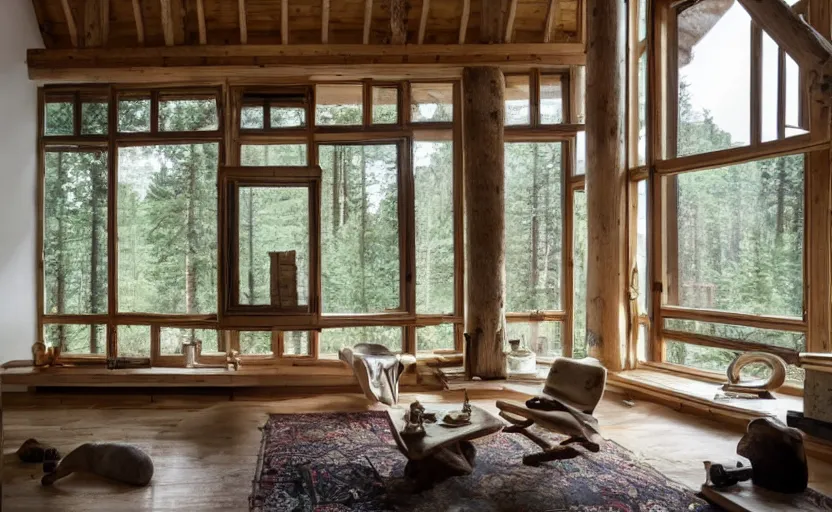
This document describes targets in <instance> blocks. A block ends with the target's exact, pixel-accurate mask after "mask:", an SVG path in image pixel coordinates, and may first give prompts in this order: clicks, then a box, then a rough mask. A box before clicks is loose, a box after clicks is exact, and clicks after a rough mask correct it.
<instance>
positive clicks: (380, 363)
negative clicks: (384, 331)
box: [338, 343, 416, 405]
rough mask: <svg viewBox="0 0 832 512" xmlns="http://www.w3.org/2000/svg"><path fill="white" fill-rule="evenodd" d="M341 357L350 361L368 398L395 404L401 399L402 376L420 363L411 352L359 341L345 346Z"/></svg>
mask: <svg viewBox="0 0 832 512" xmlns="http://www.w3.org/2000/svg"><path fill="white" fill-rule="evenodd" d="M338 358H339V359H340V360H341V361H344V362H345V363H347V364H348V365H349V366H350V368H352V372H353V374H354V375H355V378H356V379H358V384H359V386H361V391H363V392H364V396H365V397H367V399H368V400H371V401H373V402H381V403H383V404H386V405H395V404H397V403H398V402H399V378H400V377H401V375H402V373H404V371H405V369H406V368H407V367H408V366H410V365H412V364H415V363H416V358H415V357H413V356H412V355H410V354H396V353H393V352H391V351H390V349H388V348H387V347H385V346H384V345H379V344H376V343H359V344H357V345H356V346H354V347H352V348H349V347H345V348H342V349H341V350H340V351H339V352H338Z"/></svg>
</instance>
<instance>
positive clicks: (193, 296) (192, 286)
mask: <svg viewBox="0 0 832 512" xmlns="http://www.w3.org/2000/svg"><path fill="white" fill-rule="evenodd" d="M218 149H219V148H218V144H216V143H203V144H170V145H159V146H138V147H124V148H119V153H118V242H119V243H118V302H119V305H118V308H119V311H123V312H133V313H168V314H179V313H182V314H190V313H213V312H215V311H216V309H217V153H218Z"/></svg>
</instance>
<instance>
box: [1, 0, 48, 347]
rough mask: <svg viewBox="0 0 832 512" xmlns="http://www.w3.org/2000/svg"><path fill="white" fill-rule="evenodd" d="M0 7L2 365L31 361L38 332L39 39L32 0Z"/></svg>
mask: <svg viewBox="0 0 832 512" xmlns="http://www.w3.org/2000/svg"><path fill="white" fill-rule="evenodd" d="M0 3H2V9H0V10H2V13H3V14H2V16H0V361H8V360H10V359H27V358H30V357H31V346H32V343H33V342H34V341H35V338H36V330H37V328H36V325H37V324H36V319H35V314H36V311H35V310H36V306H35V217H36V212H35V198H36V190H35V183H36V180H35V175H36V172H37V165H36V162H37V153H36V146H37V143H36V142H37V141H36V137H37V131H36V129H37V119H36V115H37V88H36V84H35V83H34V82H30V81H29V78H28V75H27V71H26V50H27V49H28V48H42V47H43V41H42V40H41V36H40V31H39V30H38V24H37V20H36V18H35V12H34V9H33V7H32V1H31V0H0Z"/></svg>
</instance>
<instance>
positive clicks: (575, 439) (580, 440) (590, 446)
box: [560, 436, 601, 453]
mask: <svg viewBox="0 0 832 512" xmlns="http://www.w3.org/2000/svg"><path fill="white" fill-rule="evenodd" d="M575 443H577V444H579V445H581V446H583V447H584V448H586V449H587V450H589V451H591V452H592V453H598V452H599V451H601V446H600V445H599V444H597V443H593V442H592V441H590V440H588V439H586V438H585V437H581V436H571V437H569V438H567V439H565V440H563V441H561V442H560V446H566V445H569V444H575Z"/></svg>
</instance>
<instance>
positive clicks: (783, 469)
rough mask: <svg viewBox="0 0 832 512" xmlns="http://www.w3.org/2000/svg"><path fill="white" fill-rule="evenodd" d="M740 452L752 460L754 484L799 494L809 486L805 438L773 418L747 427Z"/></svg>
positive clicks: (739, 447)
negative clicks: (804, 445)
mask: <svg viewBox="0 0 832 512" xmlns="http://www.w3.org/2000/svg"><path fill="white" fill-rule="evenodd" d="M737 453H738V454H739V455H742V456H743V457H745V458H747V459H748V460H750V461H751V467H752V469H753V472H752V476H751V481H752V482H753V483H754V485H759V486H760V487H763V488H765V489H768V490H770V491H775V492H784V493H798V492H803V491H805V490H806V487H807V486H808V485H809V467H808V465H807V462H806V451H805V449H804V447H803V436H802V435H801V434H800V431H799V430H797V429H796V428H791V427H787V426H786V425H783V424H782V423H780V422H779V421H777V420H775V419H772V418H757V419H756V420H752V421H751V422H750V423H749V424H748V430H747V431H746V434H745V435H744V436H743V437H742V439H740V442H739V444H738V445H737Z"/></svg>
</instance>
